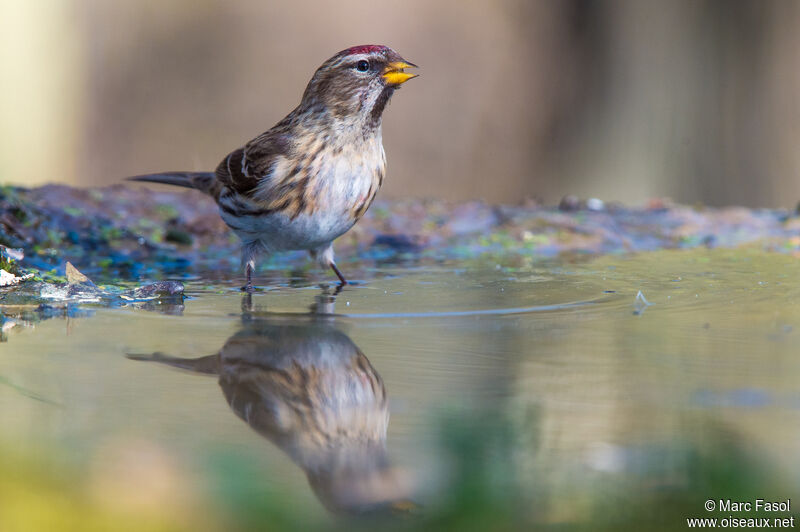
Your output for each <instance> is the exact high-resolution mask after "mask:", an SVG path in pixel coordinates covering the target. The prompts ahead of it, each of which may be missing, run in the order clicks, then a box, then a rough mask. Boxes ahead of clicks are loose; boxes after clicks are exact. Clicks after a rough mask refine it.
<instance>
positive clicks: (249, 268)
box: [242, 261, 255, 294]
mask: <svg viewBox="0 0 800 532" xmlns="http://www.w3.org/2000/svg"><path fill="white" fill-rule="evenodd" d="M244 275H245V277H246V278H247V282H246V284H245V285H244V286H243V287H242V292H247V293H248V294H252V293H253V292H254V291H255V290H254V288H253V261H247V264H246V265H245V267H244Z"/></svg>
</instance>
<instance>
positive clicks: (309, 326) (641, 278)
mask: <svg viewBox="0 0 800 532" xmlns="http://www.w3.org/2000/svg"><path fill="white" fill-rule="evenodd" d="M360 277H361V279H362V281H361V282H360V283H359V284H357V285H355V286H348V287H346V288H345V290H344V291H342V292H341V293H339V294H338V295H334V294H333V293H332V291H331V290H327V289H322V288H320V287H318V286H315V285H313V284H311V281H306V282H302V281H301V282H298V283H296V284H298V285H299V286H296V287H291V288H290V287H279V288H276V289H272V290H269V291H265V292H262V293H257V294H255V295H254V296H253V298H252V301H248V300H247V299H246V298H244V297H243V296H242V295H241V293H239V292H238V291H237V290H236V285H234V283H230V284H221V285H215V286H213V287H209V286H206V285H205V284H203V283H201V282H199V281H193V282H189V283H188V284H187V295H188V296H189V298H187V300H186V301H185V308H184V309H183V310H182V312H180V309H170V311H171V312H170V313H161V312H157V311H153V310H148V309H135V308H114V309H103V308H98V309H94V310H92V312H91V313H90V315H80V316H77V317H73V318H69V319H50V320H46V321H42V322H39V323H37V324H35V326H33V327H28V328H23V327H15V328H13V329H11V330H10V331H8V336H7V339H8V341H7V342H6V343H3V344H0V426H2V430H0V467H2V468H3V469H5V470H6V472H5V473H4V474H3V475H2V476H3V479H2V480H0V528H2V529H4V530H6V529H15V528H14V527H16V528H17V529H24V528H26V527H28V526H32V525H31V523H35V524H36V525H37V526H45V525H47V526H52V525H53V524H54V523H56V524H59V525H60V527H61V528H69V527H70V526H74V527H75V528H83V527H82V526H79V524H81V523H82V520H83V519H87V520H89V521H90V522H91V523H92V526H94V527H96V528H99V529H102V528H105V527H106V526H108V525H109V523H115V524H116V525H117V526H121V525H120V523H124V524H126V526H129V527H131V528H132V529H149V528H152V529H171V528H176V529H198V528H199V529H216V528H227V527H231V526H238V527H242V528H247V527H249V526H256V525H258V524H261V525H264V523H269V524H270V526H268V527H266V528H291V527H294V526H308V527H311V526H319V525H325V526H332V527H334V526H339V525H340V524H341V523H342V519H349V518H346V517H341V516H342V515H348V514H352V513H359V512H360V513H363V512H365V511H367V510H370V511H372V512H373V513H377V514H378V515H379V516H381V517H377V519H381V520H385V522H386V523H395V524H396V521H397V520H398V519H399V520H400V521H399V522H401V523H406V524H408V523H413V522H414V520H415V519H421V520H424V519H426V518H430V516H431V515H441V516H444V517H442V519H443V521H441V523H440V524H442V523H443V524H445V525H447V526H450V525H452V526H456V524H457V519H456V520H455V521H452V520H451V521H447V519H453V515H454V514H455V515H457V514H459V513H469V512H470V511H473V510H474V509H475V508H476V507H480V508H483V509H484V510H485V512H484V514H485V515H484V514H481V515H482V517H480V519H484V520H485V521H478V522H482V523H484V524H486V523H491V522H492V521H491V520H492V519H495V518H496V519H505V520H506V524H508V523H513V524H527V525H530V524H538V525H559V524H561V525H566V526H568V527H571V526H576V527H577V526H584V527H588V528H589V529H591V528H592V526H591V524H592V523H593V522H596V521H597V519H601V518H602V519H606V518H607V517H608V516H609V515H615V514H620V515H621V517H620V519H622V520H623V521H625V522H629V523H632V522H635V520H636V519H637V518H638V514H636V510H635V507H636V506H637V505H647V504H649V505H650V506H649V507H648V508H657V509H663V508H664V505H663V504H662V501H664V500H669V501H673V502H674V501H675V500H676V498H677V499H678V500H679V501H683V502H680V504H678V506H677V510H675V511H674V512H673V513H672V514H668V515H665V516H664V517H663V520H662V521H663V522H664V523H665V526H667V525H669V526H667V528H674V529H683V528H685V522H683V521H682V520H681V519H683V518H685V517H707V516H709V515H711V514H709V513H708V512H706V511H705V510H704V509H703V507H702V505H703V502H704V501H705V500H706V499H708V498H712V499H713V498H717V499H718V498H725V497H729V496H738V495H740V494H741V493H742V492H741V491H736V490H741V489H743V490H745V495H746V496H750V494H749V492H747V489H749V488H752V486H749V487H748V486H747V485H745V486H744V487H742V484H748V482H749V481H748V479H750V480H752V482H755V483H759V482H760V483H761V484H758V486H761V487H763V489H765V490H767V491H769V492H771V493H763V494H758V493H756V494H755V495H757V496H762V497H763V496H767V495H771V496H775V497H781V498H783V499H786V498H791V497H792V496H793V495H795V494H796V492H797V488H798V484H800V483H798V482H796V479H797V478H800V477H798V473H800V467H799V466H800V463H798V462H799V461H800V460H798V453H797V449H798V441H799V440H798V437H799V436H800V386H799V385H798V382H800V381H799V379H800V356H798V355H800V343H798V338H800V336H799V335H800V307H798V305H797V301H798V299H799V297H798V296H800V284H799V283H798V282H797V279H798V278H800V262H798V261H797V259H795V258H793V257H789V256H784V255H778V254H763V253H759V252H755V251H753V252H749V251H738V252H732V251H694V252H677V251H673V252H657V253H651V254H642V255H638V256H635V257H631V258H623V257H608V258H602V259H598V260H594V261H590V262H581V263H576V264H550V265H547V266H546V267H545V266H541V267H539V266H535V265H534V266H522V267H520V266H519V265H517V267H514V268H507V267H500V266H497V267H486V265H484V266H482V267H480V268H476V267H473V266H470V265H453V264H450V265H443V266H438V267H431V268H419V269H403V268H394V269H393V268H385V269H377V270H373V271H369V270H363V271H361V272H360ZM640 293H641V295H639V294H640ZM728 457H730V458H728ZM715 460H719V461H721V463H716V462H715ZM726 460H727V461H726ZM706 466H707V467H706ZM715 468H716V469H715ZM698 471H701V472H706V473H708V474H707V475H706V476H703V475H705V473H702V474H701V477H700V478H699V477H698V476H697V475H698V474H700V473H698ZM764 472H769V474H768V475H767V474H766V473H764ZM762 473H763V475H762ZM715 475H717V476H715ZM719 475H723V477H722V480H720V479H719V478H717V477H718V476H719ZM724 475H728V476H727V477H725V476H724ZM742 479H744V480H742ZM759 489H760V488H759ZM476 501H477V502H476ZM798 504H800V500H798ZM459 505H461V506H459ZM474 511H477V510H474ZM408 514H410V515H408ZM503 515H504V516H505V517H500V516H503ZM787 515H788V514H787ZM4 516H5V517H4ZM32 516H35V518H34V517H32ZM426 516H427V517H426ZM448 516H449V517H448ZM509 516H511V517H509ZM741 517H746V515H741ZM31 519H33V520H31ZM4 520H5V521H4ZM486 520H488V521H486ZM684 521H685V520H684ZM420 522H422V521H420ZM65 523H66V524H65ZM83 523H85V521H83ZM448 523H449V525H448ZM454 523H455V524H454ZM428 524H430V523H428ZM474 524H475V522H473V525H474ZM4 525H5V527H4ZM86 528H91V527H86Z"/></svg>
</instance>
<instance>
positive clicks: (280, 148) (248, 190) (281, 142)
mask: <svg viewBox="0 0 800 532" xmlns="http://www.w3.org/2000/svg"><path fill="white" fill-rule="evenodd" d="M289 149H290V142H289V139H288V137H287V136H286V135H282V134H277V135H276V134H271V132H270V131H268V132H266V133H264V134H263V135H260V136H259V137H256V138H255V139H253V140H251V141H250V142H248V143H247V144H246V145H245V147H244V148H239V149H237V150H234V151H232V152H231V153H229V154H228V156H227V157H225V159H223V160H222V162H220V163H219V166H217V170H216V175H217V179H219V181H220V182H221V183H222V184H224V185H225V186H226V187H228V188H230V189H231V190H234V191H236V193H238V194H241V195H243V196H245V197H250V196H251V195H252V193H253V191H255V189H256V187H258V184H259V183H260V182H261V180H263V179H269V177H270V175H269V172H270V170H271V168H272V164H273V163H274V162H275V159H276V157H278V156H281V155H284V156H285V155H287V154H288V152H289Z"/></svg>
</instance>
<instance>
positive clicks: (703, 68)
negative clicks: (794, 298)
mask: <svg viewBox="0 0 800 532" xmlns="http://www.w3.org/2000/svg"><path fill="white" fill-rule="evenodd" d="M0 6H2V8H1V9H2V12H1V13H0V64H1V65H2V68H0V114H1V115H2V117H3V118H2V121H0V139H1V140H2V142H0V182H2V183H17V184H24V185H37V184H43V183H48V182H59V183H69V184H75V185H87V186H88V185H110V184H113V183H118V182H119V181H120V180H121V179H122V178H123V177H125V176H127V175H133V174H139V173H146V172H153V171H159V170H211V169H213V168H214V167H215V166H216V164H217V162H218V161H219V160H221V159H222V157H223V156H224V155H225V154H226V153H227V152H228V151H230V150H231V149H233V148H236V147H237V146H239V145H240V144H242V143H243V142H244V141H246V140H248V139H250V138H252V137H254V136H255V135H257V134H259V133H260V132H262V131H264V130H266V129H268V128H270V127H271V126H272V125H273V124H274V123H275V122H277V121H278V120H280V119H281V118H282V117H283V116H284V115H285V114H286V113H287V112H288V111H290V110H291V109H292V108H293V107H294V106H295V105H296V104H297V103H298V101H299V98H300V96H301V94H302V91H303V89H304V87H305V84H306V82H307V81H308V79H309V78H310V76H311V75H312V73H313V71H314V70H315V68H316V67H317V66H319V64H321V63H322V62H323V61H324V60H325V59H327V58H328V57H329V56H331V55H333V54H334V53H335V52H337V51H338V50H341V49H343V48H346V47H348V46H351V45H355V44H364V43H382V44H387V45H389V46H391V47H393V48H395V49H396V50H398V51H399V52H400V53H401V54H402V55H403V56H404V57H406V58H407V59H408V60H410V61H413V62H415V63H417V64H419V65H420V66H421V78H420V79H419V80H415V81H413V82H412V83H409V84H408V85H406V86H404V87H403V90H402V91H400V92H399V93H398V94H397V95H395V97H394V99H393V101H392V104H391V106H390V108H389V110H388V112H387V114H386V115H385V120H384V143H385V146H386V151H387V156H388V160H389V167H388V177H387V181H386V184H385V188H384V190H383V192H382V196H383V197H395V198H396V197H406V196H414V197H437V198H443V199H450V200H464V199H472V198H481V199H485V200H487V201H491V202H512V203H513V202H518V201H520V200H521V199H524V198H532V199H537V200H540V201H544V202H548V203H552V202H556V201H558V199H559V198H560V197H561V196H563V195H565V194H577V195H579V196H582V197H589V196H594V197H599V198H601V199H605V200H620V201H624V202H626V203H634V204H636V203H643V202H645V201H647V199H648V198H651V197H664V196H666V197H671V198H673V199H674V200H676V201H680V202H687V203H696V202H698V203H705V204H711V205H724V204H742V205H748V206H784V207H794V205H795V204H796V203H797V201H798V199H800V179H798V175H799V174H800V150H798V146H800V105H798V98H799V97H800V68H798V67H800V31H798V29H800V3H798V2H794V1H792V0H770V1H764V0H675V1H671V2H659V1H656V0H609V1H602V2H601V1H589V0H564V1H554V0H551V1H528V0H502V1H495V2H464V1H458V0H439V1H435V2H431V1H428V0H405V1H402V2H399V1H397V2H393V1H382V2H371V1H361V0H340V1H337V2H322V1H312V0H294V1H292V2H268V1H258V0H242V1H235V2H233V1H222V0H170V1H168V2H164V1H163V0H116V1H114V2H108V1H106V0H37V1H29V2H24V1H20V0H0Z"/></svg>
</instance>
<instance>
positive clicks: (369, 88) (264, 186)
mask: <svg viewBox="0 0 800 532" xmlns="http://www.w3.org/2000/svg"><path fill="white" fill-rule="evenodd" d="M409 68H417V65H415V64H413V63H411V62H409V61H406V60H405V59H403V57H402V56H400V54H398V53H397V52H395V51H394V50H392V49H391V48H389V47H387V46H384V45H373V44H370V45H361V46H353V47H351V48H347V49H346V50H342V51H340V52H339V53H337V54H336V55H334V56H333V57H331V58H330V59H328V60H327V61H325V62H324V63H323V64H322V65H321V66H320V67H319V68H318V69H317V70H316V72H315V73H314V75H313V76H312V78H311V80H310V81H309V82H308V85H307V86H306V88H305V91H304V93H303V96H302V99H301V100H300V104H299V105H298V106H297V107H296V108H295V109H294V110H292V111H291V112H290V113H289V114H288V115H286V117H285V118H284V119H283V120H281V121H280V122H278V123H277V124H276V125H275V126H273V127H272V128H271V129H269V130H267V131H266V132H264V133H262V134H261V135H258V136H257V137H255V138H253V139H252V140H250V141H249V142H247V144H245V145H244V146H243V147H241V148H238V149H236V150H233V151H232V152H230V153H229V154H228V155H227V156H225V158H224V159H222V161H221V162H220V163H219V165H218V166H217V168H216V170H215V171H214V172H172V171H170V172H159V173H154V174H144V175H137V176H133V177H129V178H128V179H129V180H132V181H145V182H153V183H162V184H168V185H176V186H180V187H186V188H192V189H196V190H199V191H201V192H204V193H205V194H208V195H209V196H211V197H212V198H213V199H214V201H216V203H217V205H218V207H219V213H220V216H221V217H222V219H223V221H224V222H225V224H226V225H227V226H228V227H229V228H230V229H231V230H233V232H234V233H236V234H237V235H238V236H239V238H240V239H241V242H242V265H243V267H244V272H245V277H246V284H245V286H243V287H242V289H243V290H245V291H247V292H251V293H252V292H253V290H254V288H253V282H252V278H253V273H254V271H255V266H256V259H257V258H258V257H259V256H260V255H263V254H270V253H273V252H278V251H289V250H307V251H308V252H309V253H310V255H311V258H312V259H315V260H317V261H318V262H319V264H320V265H321V266H322V267H323V268H330V269H332V270H333V272H334V273H335V274H336V276H337V277H338V278H339V282H340V284H339V286H340V287H341V286H344V285H346V284H347V279H346V278H345V276H344V275H343V274H342V272H341V271H340V270H339V268H338V267H337V266H336V262H335V260H334V252H333V241H334V240H335V239H336V238H338V237H339V236H341V235H343V234H344V233H346V232H347V231H348V230H350V228H351V227H353V225H355V223H356V222H357V221H358V220H359V219H360V218H361V217H362V216H364V214H365V213H366V211H367V209H368V208H369V206H370V205H371V204H372V201H373V200H374V199H375V195H376V194H377V192H378V189H379V188H380V187H381V185H382V184H383V180H384V176H385V173H386V154H385V152H384V148H383V139H382V133H381V121H382V116H383V112H384V110H385V109H386V106H387V104H388V103H389V101H390V99H391V97H392V95H393V94H394V92H395V91H396V90H397V89H398V88H400V86H401V85H402V84H403V83H405V82H407V81H408V80H410V79H412V78H415V77H417V76H418V74H413V73H410V72H406V69H409Z"/></svg>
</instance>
